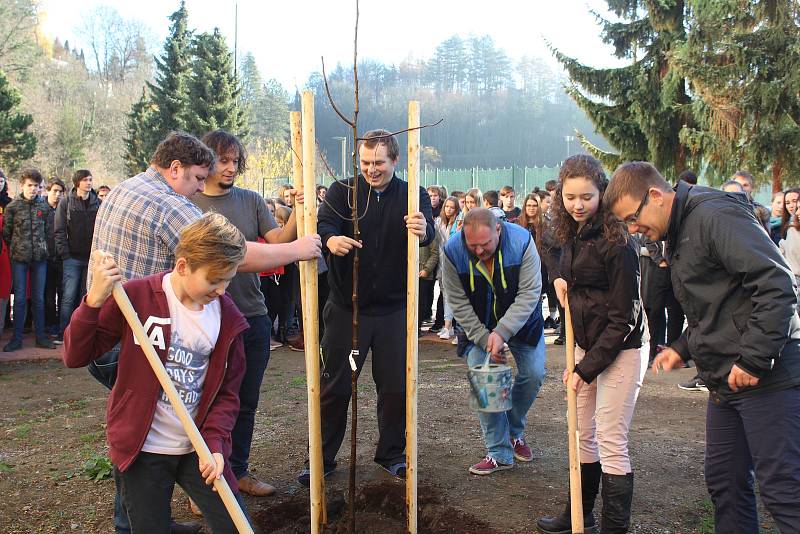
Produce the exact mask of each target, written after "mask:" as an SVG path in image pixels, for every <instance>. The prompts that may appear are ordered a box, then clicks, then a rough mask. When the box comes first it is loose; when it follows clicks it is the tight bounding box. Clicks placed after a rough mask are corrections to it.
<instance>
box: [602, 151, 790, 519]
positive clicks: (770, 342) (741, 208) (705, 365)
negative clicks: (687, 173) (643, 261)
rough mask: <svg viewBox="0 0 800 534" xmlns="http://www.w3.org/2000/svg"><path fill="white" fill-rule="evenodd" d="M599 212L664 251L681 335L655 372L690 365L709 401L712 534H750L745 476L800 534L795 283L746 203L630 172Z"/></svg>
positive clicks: (643, 170)
mask: <svg viewBox="0 0 800 534" xmlns="http://www.w3.org/2000/svg"><path fill="white" fill-rule="evenodd" d="M603 202H604V203H605V204H606V206H607V207H608V208H609V209H610V210H611V211H612V212H613V213H614V215H616V216H617V217H618V218H619V219H621V220H623V221H624V222H625V223H626V224H627V225H628V230H629V231H630V232H640V233H643V234H644V235H646V236H647V237H648V238H649V239H652V240H659V239H665V240H666V249H667V261H668V263H669V265H670V267H671V269H672V273H671V275H672V282H673V287H674V290H675V296H676V297H677V299H678V301H679V302H680V303H681V305H682V306H683V309H684V311H685V312H686V318H687V321H688V328H687V329H686V331H685V332H684V333H683V334H682V335H681V337H680V338H679V339H678V340H677V341H676V342H675V343H673V344H672V346H671V347H670V348H667V349H665V350H663V351H661V352H660V353H659V355H658V356H657V357H656V359H655V362H654V363H653V370H654V372H659V371H660V370H663V371H669V370H670V369H674V368H676V367H680V366H681V365H682V364H683V362H684V361H688V360H689V359H692V360H694V361H695V363H696V365H697V369H698V372H699V374H700V376H701V377H702V378H703V380H704V381H705V383H706V385H707V386H708V389H709V390H710V394H709V401H708V406H707V417H706V455H705V478H706V486H707V488H708V492H709V494H710V495H711V500H712V502H713V503H714V509H715V511H714V522H715V527H716V532H737V533H754V534H755V533H757V532H759V522H758V513H757V509H756V500H755V494H754V492H753V479H754V475H755V477H756V478H757V480H758V486H759V491H760V494H761V498H762V500H763V502H764V504H765V506H766V508H767V510H769V512H770V513H771V514H772V517H773V518H774V520H775V523H776V525H777V527H778V530H780V531H781V532H800V506H798V505H797V496H798V495H800V319H799V318H798V316H797V314H796V308H797V300H796V291H797V287H796V286H795V280H794V276H793V275H792V271H791V270H790V269H789V266H788V265H787V263H786V260H784V258H783V257H782V256H781V254H780V252H779V251H778V248H777V247H776V246H775V244H774V243H773V242H772V241H771V240H770V238H769V236H768V235H767V233H766V232H765V231H764V229H763V227H762V226H761V224H760V223H759V221H758V220H757V219H756V216H755V214H754V212H753V206H752V203H750V202H749V201H748V199H747V198H746V197H745V196H744V195H733V194H727V193H724V192H722V191H717V190H715V189H710V188H706V187H700V186H690V185H689V184H686V183H684V182H679V183H678V185H677V186H676V187H675V188H674V189H672V188H671V187H670V186H669V184H667V182H666V181H665V180H664V178H663V177H662V176H661V174H659V172H658V171H657V170H656V168H655V167H653V166H652V165H651V164H649V163H647V162H631V163H626V164H624V165H622V166H620V167H619V168H618V169H617V170H616V171H615V172H614V176H613V178H612V180H611V183H610V185H609V186H608V189H606V192H605V196H604V197H603Z"/></svg>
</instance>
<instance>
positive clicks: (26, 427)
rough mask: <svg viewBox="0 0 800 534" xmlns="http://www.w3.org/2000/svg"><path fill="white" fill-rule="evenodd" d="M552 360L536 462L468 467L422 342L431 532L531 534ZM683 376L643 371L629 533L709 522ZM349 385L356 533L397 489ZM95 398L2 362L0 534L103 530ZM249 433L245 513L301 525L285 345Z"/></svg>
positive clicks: (388, 505)
mask: <svg viewBox="0 0 800 534" xmlns="http://www.w3.org/2000/svg"><path fill="white" fill-rule="evenodd" d="M563 357H564V351H563V349H562V348H561V347H555V346H552V345H548V364H547V368H548V378H547V380H546V382H545V384H544V386H543V387H542V390H541V392H540V394H539V398H538V399H537V401H536V403H535V405H534V408H533V410H532V412H531V416H530V418H529V422H528V433H527V437H528V439H529V441H531V442H532V445H533V448H534V451H535V456H536V458H535V460H534V461H533V462H531V463H530V464H518V465H517V467H515V468H514V469H512V470H510V471H505V472H502V473H499V474H497V475H495V476H491V477H476V476H473V475H470V474H469V473H468V472H467V468H468V467H469V466H470V465H471V464H472V463H474V462H476V461H477V460H479V459H480V458H481V457H482V456H483V454H484V447H483V442H482V438H481V433H480V427H479V425H478V421H477V418H476V417H475V414H474V413H472V412H470V411H469V409H468V407H467V402H466V399H467V393H468V385H467V382H466V378H465V368H464V365H463V362H462V361H461V360H460V359H458V358H457V357H456V356H455V354H454V350H453V347H452V346H451V345H449V344H433V343H423V344H421V346H420V359H421V361H420V382H419V384H420V385H419V395H420V407H419V413H420V429H419V440H420V445H419V458H420V466H419V469H420V477H419V483H420V508H421V517H423V516H425V515H426V514H428V515H429V516H432V517H433V516H435V517H434V519H433V520H434V521H439V522H438V523H436V522H433V523H430V524H431V525H434V526H432V527H430V530H429V532H481V533H482V534H489V533H490V532H492V531H493V532H498V533H506V532H533V531H534V529H535V521H536V518H537V517H539V516H540V515H542V514H545V513H552V512H554V511H557V510H559V509H560V508H561V506H562V503H563V497H564V495H565V492H566V484H567V468H566V465H567V451H566V449H565V432H566V423H565V416H564V411H565V402H564V400H563V398H564V394H563V389H562V387H561V385H560V383H559V382H558V381H557V380H556V377H559V376H560V375H561V372H562V370H563ZM691 376H692V370H691V369H686V370H682V371H679V372H675V373H671V374H670V375H668V376H664V375H660V376H657V377H654V376H653V375H652V373H651V372H648V373H647V377H646V378H645V387H644V388H643V390H642V393H641V396H640V399H639V404H638V406H637V411H636V415H635V418H634V421H633V429H632V431H631V444H630V449H631V456H632V461H633V466H634V470H635V474H636V483H635V495H634V506H633V528H632V531H633V532H639V533H668V532H670V533H673V532H674V533H688V532H712V531H713V527H711V526H709V523H708V521H709V519H710V514H709V509H708V506H709V505H708V502H707V495H706V492H705V487H704V484H703V476H702V464H703V446H704V442H703V440H704V422H705V400H706V395H705V394H703V393H692V392H685V391H681V390H679V389H678V388H677V387H676V386H675V384H676V383H677V382H678V381H681V380H685V379H688V378H691ZM360 388H361V397H360V406H359V407H360V419H359V430H360V436H359V462H358V465H359V467H360V471H359V480H360V482H359V485H360V486H362V487H367V488H368V489H367V490H366V491H363V492H362V499H361V500H362V502H361V503H360V506H361V507H362V510H364V512H362V514H366V513H367V511H368V512H369V513H371V514H374V515H370V516H364V518H368V519H369V521H368V525H367V526H365V527H363V528H362V529H361V530H360V531H361V532H380V533H389V532H391V530H390V529H389V527H388V526H386V527H385V526H382V521H386V522H388V523H391V522H395V523H398V522H399V523H402V508H403V503H402V485H399V484H396V483H394V482H392V481H390V480H389V477H388V475H386V474H384V473H383V472H382V471H381V470H380V469H378V468H377V467H375V465H374V464H373V462H372V455H373V454H374V447H375V443H376V441H377V430H376V422H375V392H374V386H373V384H372V380H371V371H370V369H366V372H365V373H364V374H362V380H361V385H360ZM105 400H106V391H105V389H104V388H103V387H102V386H100V385H99V384H98V383H96V382H95V381H94V380H93V379H92V378H91V377H90V376H89V375H88V373H87V372H86V370H84V369H77V370H71V369H65V368H64V367H63V365H61V364H60V362H58V361H36V362H2V363H0V495H2V496H3V497H2V505H1V506H0V532H3V533H18V532H19V533H21V532H25V533H28V532H31V533H33V532H35V533H50V532H52V533H63V532H93V533H94V532H96V533H105V532H110V531H111V525H112V523H111V516H112V496H113V489H114V485H113V482H112V481H110V480H103V481H100V482H93V481H90V480H87V479H86V478H85V476H84V473H85V472H86V471H91V472H97V471H102V470H103V469H104V468H105V467H106V466H105V464H104V462H103V461H102V457H103V455H104V453H105V435H104V411H105ZM253 440H254V443H253V453H252V458H251V464H252V466H253V468H254V471H255V472H256V473H257V474H259V475H260V476H261V477H263V478H265V479H266V480H268V481H270V482H271V483H273V484H274V485H275V486H276V487H277V488H278V490H279V493H280V495H279V496H278V497H273V498H266V499H252V498H247V505H248V509H249V512H250V514H251V515H252V516H253V517H255V518H256V520H257V521H258V522H259V523H260V524H262V525H265V526H266V528H265V531H274V532H302V531H303V530H304V528H305V527H304V525H305V524H307V522H305V521H302V520H301V521H300V522H298V523H293V521H294V519H293V518H292V517H290V516H292V515H294V516H298V515H300V516H302V515H303V514H305V513H307V512H306V511H305V510H304V508H303V506H307V504H304V503H307V490H305V489H304V488H302V487H300V486H299V485H298V484H297V482H296V481H295V477H296V475H297V473H298V471H299V470H300V469H301V467H302V464H303V460H304V455H305V453H304V448H305V444H306V388H305V379H304V363H303V356H302V354H299V353H295V352H290V351H289V350H287V349H286V348H281V349H278V350H277V351H275V352H274V353H273V355H272V359H271V361H270V364H269V369H268V370H267V376H266V378H265V381H264V385H263V388H262V397H261V406H260V409H259V413H258V415H257V421H256V432H255V435H254V438H253ZM348 453H349V446H343V447H342V451H341V452H340V455H339V465H340V469H339V470H338V471H337V472H336V473H335V475H333V476H332V477H331V478H330V479H329V482H328V492H329V496H328V499H329V502H330V503H331V505H332V506H333V507H335V506H343V500H342V498H343V494H344V493H345V492H346V490H347V474H346V466H347V464H348ZM393 485H394V486H397V488H398V490H399V491H396V490H393V489H392V486H393ZM379 492H383V493H381V495H383V497H381V499H378V500H377V502H376V500H375V499H368V498H367V497H371V496H374V495H377V494H378V493H379ZM336 503H339V504H338V505H337V504H336ZM173 508H174V510H175V515H176V516H177V517H179V518H184V519H189V515H188V512H187V510H186V499H185V497H184V496H183V495H182V494H181V492H180V491H176V492H175V499H174V504H173ZM379 508H380V509H379ZM287 510H294V511H293V512H291V513H290V512H287ZM397 510H399V512H397ZM334 512H335V510H334ZM384 512H385V513H384ZM398 513H399V514H400V515H399V516H398ZM280 514H284V516H285V517H286V521H285V522H284V523H283V524H281V526H280V528H278V527H277V525H275V522H274V519H275V518H276V517H280V516H281V515H280ZM437 514H438V515H437ZM332 515H335V514H332ZM454 517H455V518H459V519H458V520H459V521H462V523H460V524H462V525H464V527H463V529H462V530H453V526H454V525H457V524H459V523H457V522H454V521H456V520H454V519H452V518H454ZM270 518H272V519H270ZM437 518H438V519H437ZM362 519H363V518H362ZM388 523H387V524H388ZM296 525H299V526H296ZM436 525H438V526H436ZM448 525H449V526H448ZM467 525H470V526H467ZM768 526H769V524H768V523H766V524H765V527H768ZM420 531H421V532H423V530H422V529H421V530H420Z"/></svg>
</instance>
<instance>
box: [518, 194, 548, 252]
mask: <svg viewBox="0 0 800 534" xmlns="http://www.w3.org/2000/svg"><path fill="white" fill-rule="evenodd" d="M529 200H534V201H536V206H537V209H536V216H535V217H534V218H532V219H528V213H527V211H525V210H526V207H527V206H528V201H529ZM539 200H540V199H539V195H538V194H537V193H530V194H529V195H527V196H526V197H525V201H524V202H523V203H522V213H520V215H519V218H517V224H518V225H520V226H521V227H523V228H525V229H526V230H528V231H529V232H531V233H532V234H533V237H534V241H536V242H537V243H538V241H539V239H540V238H541V237H542V235H541V231H542V206H541V204H540V203H539Z"/></svg>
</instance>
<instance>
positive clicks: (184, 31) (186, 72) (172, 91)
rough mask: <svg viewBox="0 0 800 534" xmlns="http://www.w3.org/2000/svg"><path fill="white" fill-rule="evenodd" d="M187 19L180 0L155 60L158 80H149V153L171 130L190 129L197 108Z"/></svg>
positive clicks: (147, 146) (147, 140)
mask: <svg viewBox="0 0 800 534" xmlns="http://www.w3.org/2000/svg"><path fill="white" fill-rule="evenodd" d="M188 19H189V13H188V12H187V11H186V6H185V3H184V2H183V1H181V6H180V8H179V9H178V10H177V11H176V12H175V13H173V14H172V15H170V17H169V20H171V21H172V26H171V27H170V32H169V36H168V37H167V40H166V42H165V43H164V54H163V55H162V56H161V57H160V58H156V60H155V61H156V73H155V82H153V83H151V82H148V83H147V87H148V89H149V91H150V94H151V99H152V103H153V104H154V110H153V113H152V114H150V121H149V126H148V128H149V131H150V135H149V136H148V137H149V139H146V143H145V150H144V152H145V153H147V154H149V153H152V152H153V150H155V147H156V145H157V144H158V142H159V141H161V140H162V139H163V138H164V137H166V135H167V133H169V132H170V131H172V130H187V127H188V123H189V117H190V116H191V115H192V114H193V113H194V110H195V106H194V103H193V102H191V101H190V100H189V82H190V72H191V71H190V69H191V57H190V45H191V37H192V34H191V31H190V30H189V29H188V27H187V22H188Z"/></svg>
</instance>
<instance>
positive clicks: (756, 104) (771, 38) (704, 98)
mask: <svg viewBox="0 0 800 534" xmlns="http://www.w3.org/2000/svg"><path fill="white" fill-rule="evenodd" d="M687 3H688V7H689V10H688V14H689V16H688V28H689V29H688V35H687V38H686V40H685V41H684V42H683V43H682V45H681V46H680V47H679V48H678V50H677V51H676V58H677V64H678V66H679V68H680V69H681V70H682V72H683V73H685V75H686V76H687V77H688V79H689V80H690V83H691V90H692V92H693V93H694V94H696V95H697V96H698V98H697V101H696V102H695V104H694V106H693V111H694V112H695V116H696V119H697V125H696V126H695V127H693V128H692V127H686V128H684V131H683V132H682V134H683V135H682V139H684V140H685V142H686V143H687V144H688V145H689V146H690V147H691V148H692V150H694V151H696V152H700V153H703V154H704V155H705V156H706V159H707V161H708V163H709V164H710V165H711V166H712V168H714V169H715V170H716V171H717V172H718V173H719V174H721V175H724V176H729V175H730V173H732V172H734V171H735V170H736V169H737V168H747V169H749V170H750V171H751V172H753V173H755V174H756V175H757V176H758V175H759V174H766V173H770V174H771V181H772V189H773V191H779V190H781V189H782V188H783V179H784V177H785V178H787V179H788V180H789V181H791V182H792V183H793V185H794V184H797V183H798V182H800V176H798V173H800V71H799V70H798V65H800V46H798V43H800V3H799V2H798V1H797V0H783V1H781V0H767V1H763V0H747V1H738V0H736V1H734V0H718V1H715V2H706V1H700V0H688V2H687Z"/></svg>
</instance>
